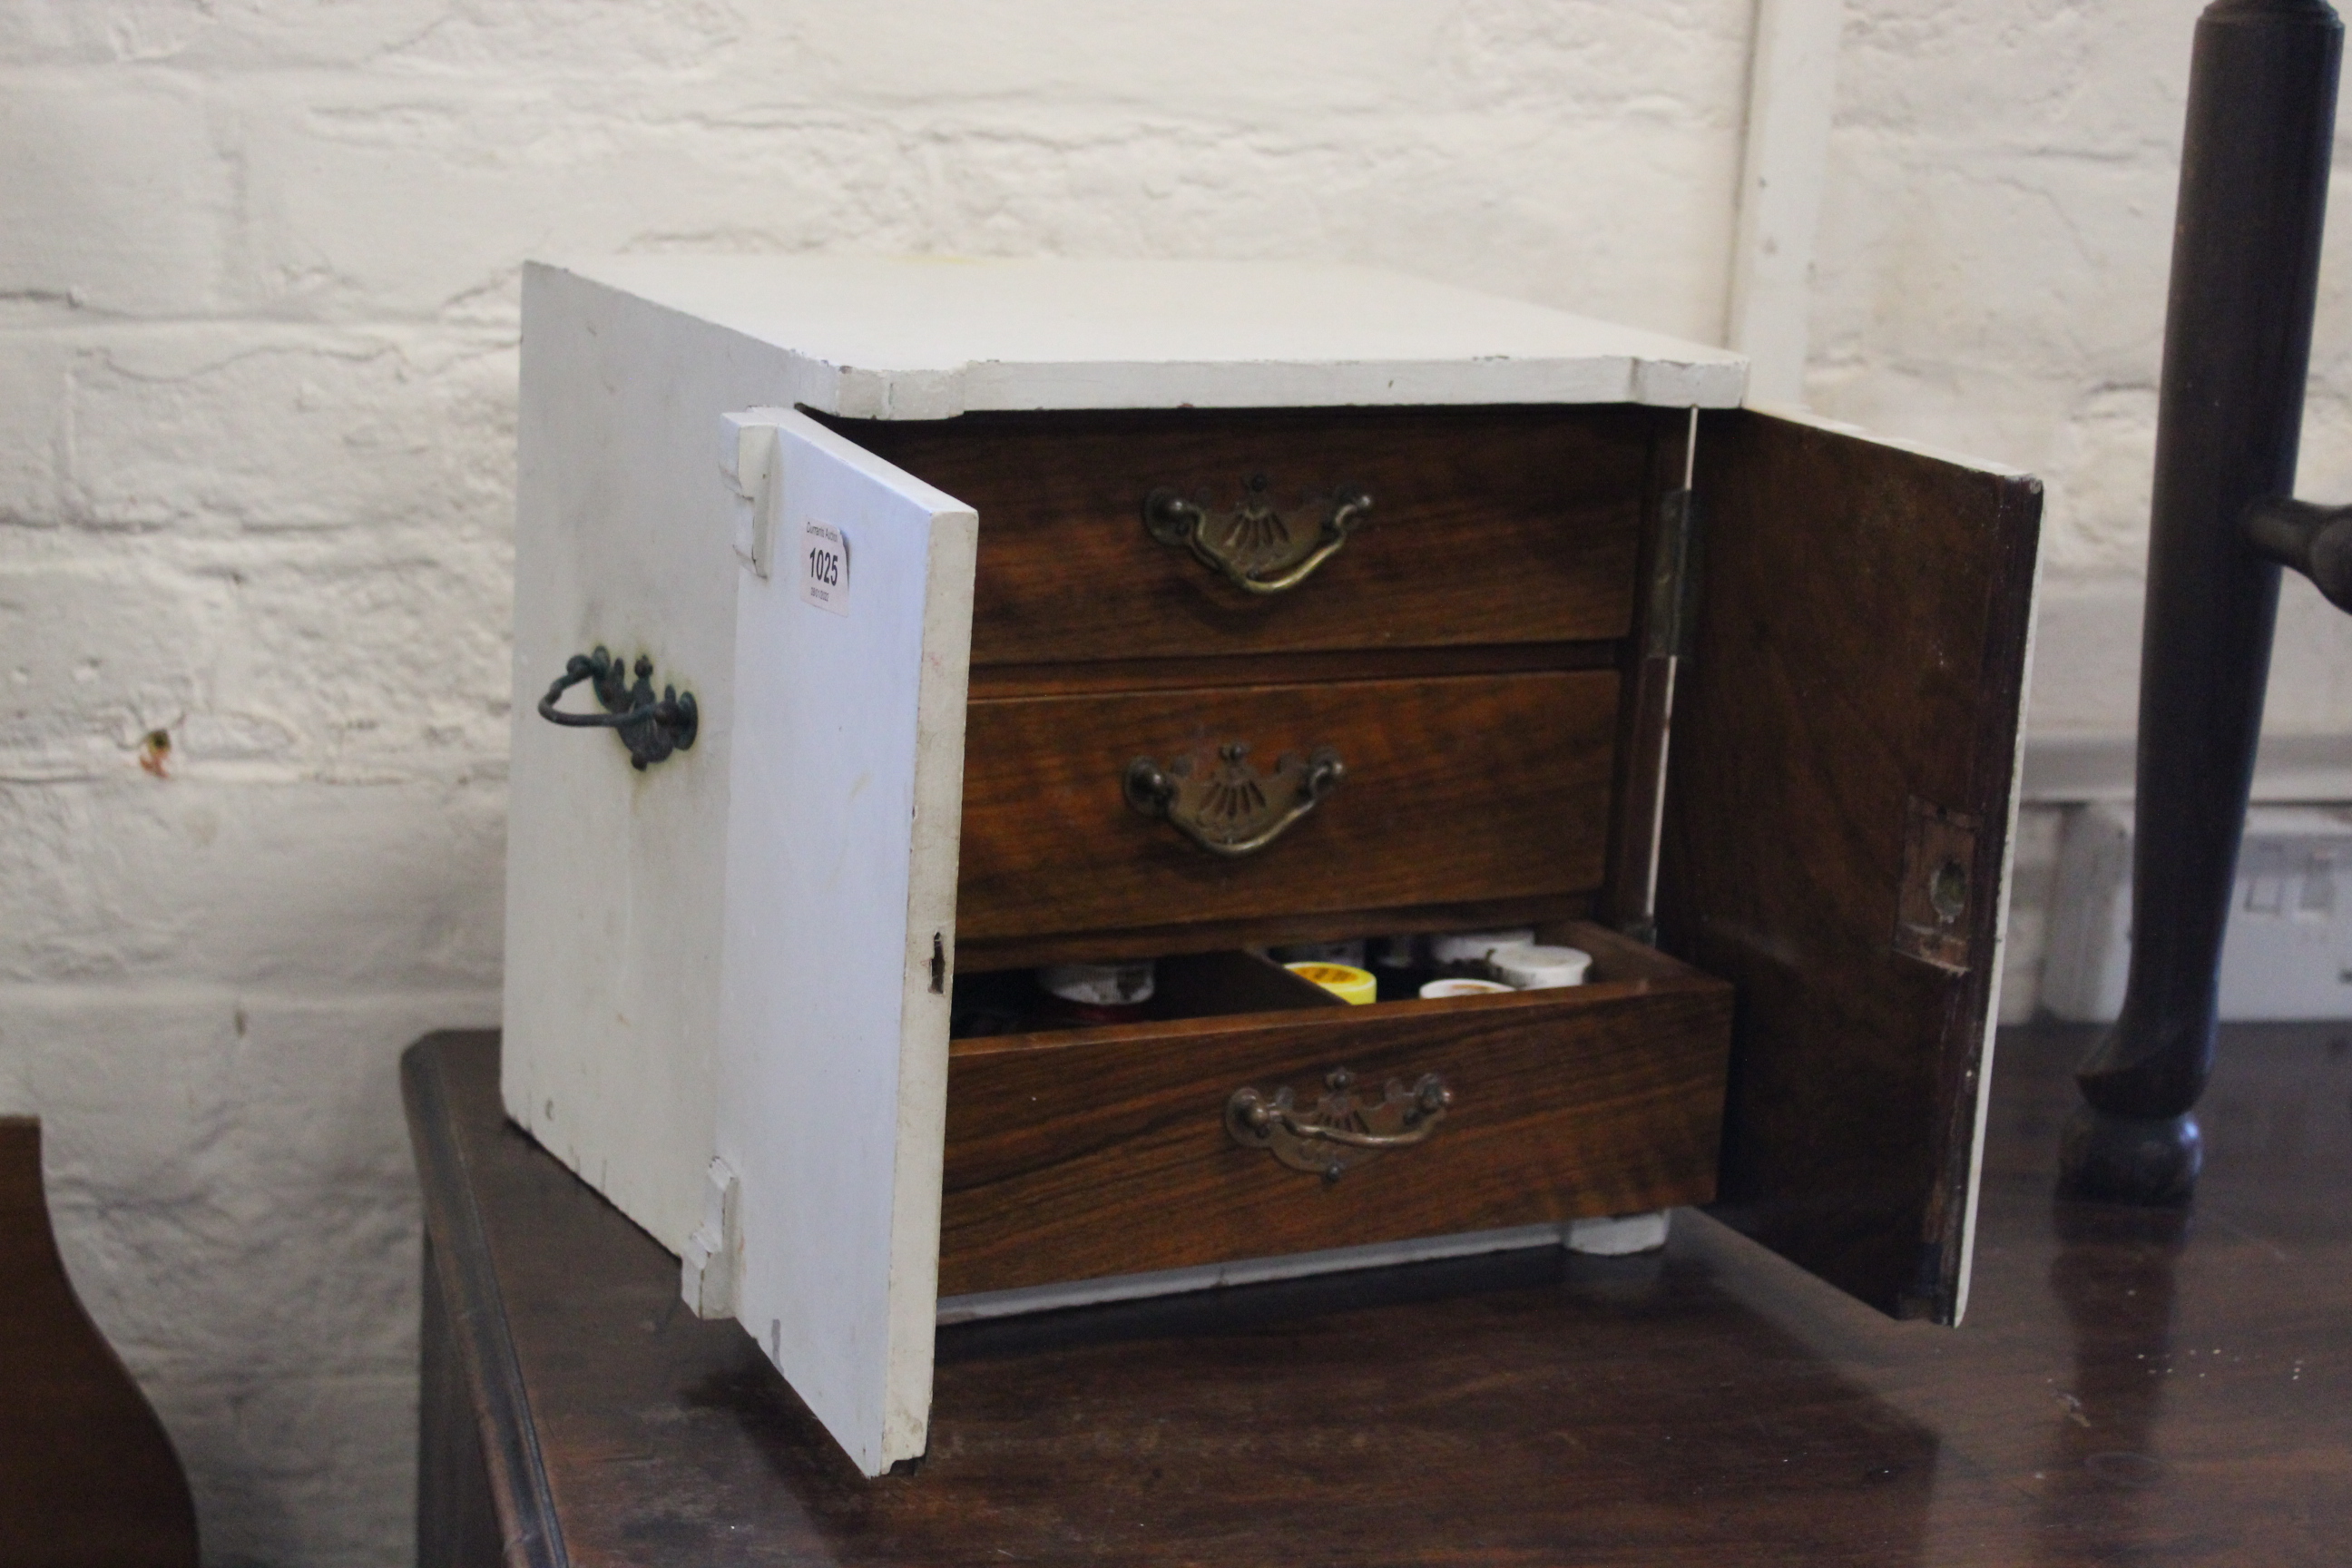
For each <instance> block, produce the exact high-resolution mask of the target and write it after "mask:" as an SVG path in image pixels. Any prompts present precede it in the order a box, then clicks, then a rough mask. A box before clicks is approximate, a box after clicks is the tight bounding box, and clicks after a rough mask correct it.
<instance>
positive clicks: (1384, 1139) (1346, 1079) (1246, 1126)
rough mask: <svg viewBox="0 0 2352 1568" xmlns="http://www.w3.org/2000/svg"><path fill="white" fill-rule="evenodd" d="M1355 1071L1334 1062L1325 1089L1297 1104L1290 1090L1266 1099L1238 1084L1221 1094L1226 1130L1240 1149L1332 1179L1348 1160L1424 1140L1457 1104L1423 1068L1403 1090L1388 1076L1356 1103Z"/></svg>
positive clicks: (1361, 1159)
mask: <svg viewBox="0 0 2352 1568" xmlns="http://www.w3.org/2000/svg"><path fill="white" fill-rule="evenodd" d="M1355 1082H1356V1075H1355V1074H1353V1073H1351V1072H1349V1070H1348V1069H1347V1068H1333V1069H1332V1070H1331V1071H1330V1072H1328V1073H1327V1074H1325V1075H1324V1078H1323V1085H1324V1088H1325V1089H1327V1090H1328V1092H1327V1093H1326V1094H1325V1095H1324V1096H1323V1098H1322V1099H1320V1100H1317V1101H1316V1102H1315V1104H1314V1105H1313V1106H1312V1107H1311V1108H1309V1109H1307V1110H1299V1109H1298V1107H1297V1101H1296V1100H1293V1099H1292V1098H1291V1093H1290V1090H1289V1089H1276V1090H1275V1091H1274V1095H1273V1098H1271V1099H1268V1098H1267V1097H1266V1096H1265V1094H1262V1093H1260V1092H1259V1091H1258V1090H1257V1089H1235V1090H1234V1097H1233V1098H1232V1099H1231V1100H1227V1101H1225V1131H1227V1132H1229V1133H1231V1134H1232V1135H1233V1140H1234V1142H1236V1143H1238V1144H1240V1145H1241V1146H1242V1147H1243V1148H1244V1149H1264V1150H1265V1151H1266V1152H1268V1153H1270V1154H1272V1155H1273V1156H1274V1157H1275V1158H1276V1159H1277V1160H1279V1161H1281V1162H1282V1163H1284V1164H1286V1165H1287V1166H1289V1167H1290V1168H1291V1169H1292V1170H1294V1171H1305V1172H1307V1173H1308V1174H1309V1175H1316V1176H1320V1177H1322V1178H1323V1179H1324V1180H1325V1181H1327V1182H1336V1181H1338V1180H1339V1178H1340V1176H1341V1175H1342V1174H1344V1173H1346V1172H1347V1171H1348V1169H1349V1167H1350V1166H1353V1165H1360V1164H1362V1163H1364V1162H1365V1161H1366V1160H1370V1159H1371V1158H1373V1157H1374V1156H1375V1155H1378V1154H1381V1153H1382V1152H1386V1151H1388V1150H1391V1149H1410V1148H1412V1146H1413V1145H1414V1144H1416V1143H1426V1142H1429V1136H1430V1134H1431V1133H1433V1132H1434V1131H1437V1124H1438V1123H1439V1122H1440V1121H1444V1120H1445V1113H1446V1112H1447V1111H1448V1110H1452V1109H1453V1107H1454V1091H1453V1090H1452V1089H1448V1088H1446V1087H1445V1080H1444V1079H1441V1078H1439V1077H1438V1076H1437V1075H1436V1074H1435V1073H1433V1072H1429V1073H1423V1074H1422V1075H1421V1079H1420V1081H1418V1082H1416V1083H1415V1084H1414V1085H1413V1086H1412V1088H1410V1089H1407V1088H1406V1087H1405V1084H1404V1080H1403V1079H1394V1078H1392V1079H1389V1081H1388V1086H1387V1088H1386V1089H1384V1090H1382V1092H1381V1098H1380V1099H1379V1100H1367V1101H1364V1102H1362V1103H1359V1102H1358V1100H1357V1099H1356V1096H1355V1093H1354V1087H1355Z"/></svg>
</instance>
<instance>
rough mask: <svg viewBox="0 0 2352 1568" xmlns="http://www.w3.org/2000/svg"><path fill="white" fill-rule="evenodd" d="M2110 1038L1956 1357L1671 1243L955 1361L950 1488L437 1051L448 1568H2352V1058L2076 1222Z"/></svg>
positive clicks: (1338, 1292) (2030, 1038) (940, 1402)
mask: <svg viewBox="0 0 2352 1568" xmlns="http://www.w3.org/2000/svg"><path fill="white" fill-rule="evenodd" d="M2090 1037H2091V1036H2090V1033H2089V1032H2088V1031H2085V1030H2083V1029H2076V1028H2063V1027H2054V1026H2053V1027H2036V1028H2032V1029H2021V1030H2010V1031H2004V1032H2003V1034H2002V1036H2001V1039H2000V1052H1999V1059H1998V1064H1997V1068H1996V1070H1995V1074H1994V1079H1993V1083H1994V1100H1993V1107H1992V1114H1991V1125H1990V1134H1989V1137H1988V1140H1987V1145H1986V1152H1985V1180H1984V1195H1983V1206H1982V1211H1981V1214H1982V1221H1981V1228H1980V1230H1979V1239H1978V1243H1977V1251H1976V1269H1975V1280H1974V1290H1973V1294H1972V1297H1971V1299H1970V1303H1969V1312H1968V1318H1967V1321H1966V1322H1965V1323H1964V1324H1963V1325H1962V1326H1961V1327H1959V1328H1958V1329H1956V1330H1948V1329H1937V1328H1935V1327H1933V1326H1930V1325H1927V1324H1924V1323H1898V1322H1895V1321H1890V1320H1887V1319H1885V1318H1881V1317H1879V1316H1878V1315H1877V1314H1875V1313H1874V1312H1872V1311H1870V1310H1867V1309H1865V1308H1863V1307H1860V1306H1858V1305H1856V1304H1854V1303H1853V1302H1851V1301H1849V1300H1846V1299H1845V1298H1843V1297H1842V1296H1840V1295H1839V1294H1837V1293H1836V1292H1835V1291H1833V1290H1831V1289H1829V1288H1827V1287H1826V1286H1823V1285H1821V1284H1819V1283H1818V1282H1817V1281H1814V1280H1813V1279H1810V1278H1809V1277H1807V1276H1805V1275H1802V1274H1801V1273H1799V1272H1798V1271H1797V1270H1796V1269H1794V1268H1791V1267H1790V1266H1789V1265H1786V1264H1784V1263H1782V1262H1780V1260H1779V1259H1777V1258H1772V1257H1771V1256H1769V1254H1766V1253H1763V1252H1761V1251H1760V1250H1759V1249H1758V1248H1756V1247H1753V1246H1751V1245H1750V1244H1748V1243H1747V1242H1746V1241H1744V1240H1742V1239H1740V1238H1739V1237H1736V1236H1734V1235H1732V1234H1731V1233H1730V1232H1728V1231H1727V1230H1725V1229H1723V1228H1722V1227H1720V1226H1716V1225H1714V1224H1713V1223H1712V1222H1710V1221H1708V1220H1706V1218H1704V1217H1703V1216H1701V1215H1697V1214H1695V1213H1691V1212H1687V1211H1685V1212H1678V1213H1677V1214H1676V1215H1675V1226H1674V1233H1673V1238H1672V1240H1671V1242H1670V1243H1669V1245H1668V1246H1667V1247H1666V1250H1665V1251H1664V1254H1663V1255H1652V1256H1649V1257H1643V1258H1623V1259H1603V1258H1579V1257H1572V1256H1570V1255H1568V1254H1565V1253H1561V1252H1558V1251H1552V1250H1546V1251H1543V1252H1538V1253H1523V1254H1517V1255H1512V1256H1508V1257H1505V1258H1493V1259H1486V1260H1475V1261H1470V1262H1463V1263H1438V1264H1429V1265H1422V1266H1418V1267H1412V1268H1396V1269H1389V1270H1384V1271H1381V1272H1377V1273H1368V1274H1359V1275H1353V1276H1346V1277H1341V1278H1337V1279H1324V1280H1319V1281H1311V1282H1305V1283H1297V1284H1286V1285H1274V1286H1265V1287H1258V1288H1253V1289H1237V1290H1231V1291H1226V1292H1222V1293H1219V1294H1216V1295H1213V1296H1209V1297H1198V1298H1189V1299H1181V1300H1168V1301H1162V1302H1159V1303H1150V1304H1142V1305H1130V1306H1119V1307H1108V1308H1097V1309H1091V1310H1083V1311H1077V1312H1068V1313H1060V1314H1055V1315H1052V1316H1048V1317H1042V1318H1037V1319H1032V1320H1028V1321H1015V1322H1010V1323H998V1324H993V1325H990V1324H981V1325H972V1326H969V1327H964V1328H958V1329H952V1330H946V1331H941V1333H940V1342H939V1371H938V1383H937V1393H936V1397H935V1401H934V1405H933V1408H932V1415H931V1447H930V1452H929V1455H928V1456H927V1457H926V1458H925V1459H924V1460H923V1461H922V1462H921V1464H920V1465H919V1467H916V1468H914V1469H913V1470H912V1473H904V1474H895V1475H892V1476H888V1477H885V1478H884V1479H880V1480H878V1481H872V1482H868V1481H866V1480H863V1479H860V1478H859V1477H858V1476H857V1475H856V1472H855V1471H854V1470H852V1469H851V1468H850V1466H849V1465H848V1463H847V1462H846V1461H845V1459H843V1458H841V1457H840V1456H839V1455H838V1454H837V1453H835V1451H834V1449H833V1448H832V1446H831V1445H830V1443H829V1442H828V1441H827V1440H826V1438H825V1437H824V1436H823V1434H822V1433H821V1432H820V1431H819V1430H818V1428H817V1427H816V1426H815V1424H814V1421H813V1420H812V1419H811V1418H810V1416H809V1415H808V1414H807V1412H806V1411H805V1410H804V1409H803V1407H802V1406H801V1405H800V1403H799V1401H798V1400H797V1399H795V1398H794V1397H793V1394H792V1392H791V1391H790V1390H789V1389H788V1388H787V1387H786V1386H785V1384H784V1383H783V1381H782V1379H781V1378H780V1377H779V1376H778V1375H777V1374H776V1373H775V1372H774V1371H773V1370H772V1369H771V1368H770V1367H769V1366H768V1364H767V1363H765V1361H763V1360H762V1359H761V1356H760V1354H759V1352H757V1351H756V1350H755V1349H754V1347H753V1346H752V1343H751V1340H750V1339H749V1338H748V1337H746V1335H745V1334H744V1333H743V1332H742V1331H741V1330H740V1328H738V1327H737V1326H736V1325H734V1324H732V1323H706V1322H701V1321H697V1320H696V1319H694V1318H693V1317H692V1316H691V1315H690V1314H688V1312H687V1311H686V1310H685V1309H684V1308H683V1307H682V1306H681V1305H680V1304H679V1302H678V1300H677V1261H676V1260H675V1259H674V1258H671V1257H670V1256H669V1255H668V1254H667V1253H666V1252H664V1251H663V1250H662V1249H661V1248H660V1247H658V1246H656V1244H655V1243H654V1242H653V1241H651V1240H650V1239H649V1238H647V1237H646V1236H645V1235H644V1233H642V1232H641V1231H639V1230H637V1229H636V1228H635V1226H632V1225H630V1224H629V1222H628V1221H626V1220H625V1219H623V1218H622V1217H621V1216H620V1215H619V1214H618V1213H617V1212H616V1211H614V1209H612V1208H611V1207H609V1206H608V1205H605V1204H604V1201H603V1200H602V1199H600V1198H599V1197H597V1196H596V1194H594V1193H593V1192H592V1191H591V1190H590V1189H589V1188H588V1187H586V1186H585V1185H583V1184H581V1183H580V1182H578V1181H577V1180H575V1179H574V1178H573V1177H572V1175H571V1174H570V1173H568V1172H566V1171H565V1170H564V1169H563V1168H562V1166H561V1165H559V1164H558V1163H556V1162H555V1161H554V1160H553V1159H552V1158H551V1157H549V1156H548V1155H546V1154H544V1153H542V1152H540V1151H539V1150H538V1149H537V1147H536V1146H535V1145H533V1144H532V1143H531V1142H530V1140H529V1139H528V1138H527V1137H525V1136H524V1135H523V1134H521V1133H520V1132H519V1131H516V1130H515V1129H513V1128H512V1127H510V1126H509V1125H507V1124H506V1122H505V1121H503V1119H502V1118H501V1116H500V1114H499V1106H498V1096H497V1091H496V1077H497V1041H496V1037H495V1036H488V1035H441V1036H435V1037H431V1038H428V1039H426V1040H425V1041H422V1042H420V1043H419V1044H418V1045H417V1046H416V1047H415V1048H414V1049H413V1050H412V1051H411V1052H410V1053H409V1056H408V1058H407V1059H406V1061H405V1064H404V1070H405V1074H406V1087H407V1091H408V1097H409V1100H408V1103H409V1114H410V1121H411V1129H412V1132H413V1134H414V1136H415V1142H416V1146H417V1152H418V1159H419V1164H420V1168H421V1171H422V1173H423V1177H424V1185H425V1213H426V1226H427V1242H428V1252H427V1262H426V1285H427V1289H426V1292H425V1298H426V1304H425V1317H426V1340H425V1368H424V1373H425V1400H424V1403H425V1418H424V1433H425V1436H424V1455H423V1458H424V1471H423V1476H422V1479H421V1482H420V1494H421V1495H420V1523H421V1527H422V1531H423V1534H422V1542H421V1546H420V1551H421V1553H422V1556H421V1561H423V1562H425V1563H435V1564H439V1563H464V1564H471V1563H496V1562H499V1561H500V1556H499V1552H500V1542H501V1539H503V1540H504V1543H505V1544H504V1551H505V1560H506V1561H509V1562H512V1563H583V1564H585V1563H598V1564H604V1563H614V1564H617V1563H635V1564H671V1563H681V1564H682V1563H694V1564H698V1565H710V1568H719V1565H724V1564H735V1563H875V1564H883V1563H887V1564H950V1563H1151V1564H1160V1565H1169V1564H1183V1563H1219V1564H1254V1563H1269V1564H1271V1563H1283V1564H1304V1563H1332V1564H1375V1563H1477V1564H1482V1565H1500V1564H1537V1563H1543V1564H1556V1563H1626V1564H1637V1563H1638V1564H1644V1565H1655V1564H1671V1563H1704V1564H1707V1565H1708V1568H1725V1565H1729V1564H1746V1563H1808V1564H1821V1563H1868V1564H1874V1565H1884V1564H1896V1563H1939V1564H1941V1563H1987V1564H1992V1563H1999V1564H2060V1563H2067V1564H2074V1563H2081V1564H2091V1563H2103V1564H2118V1563H2134V1564H2138V1563H2250V1564H2251V1563H2260V1564H2265V1565H2283V1564H2293V1563H2328V1564H2337V1563H2346V1562H2352V1202H2347V1200H2352V1028H2337V1027H2333V1026H2236V1027H2232V1028H2231V1029H2229V1030H2227V1031H2225V1034H2224V1039H2223V1043H2222V1050H2221V1067H2220V1069H2219V1071H2218V1072H2217V1074H2216V1076H2215V1078H2214V1080H2213V1085H2212V1088H2211V1089H2210V1091H2209V1093H2208V1094H2207V1096H2206V1099H2205V1102H2204V1105H2203V1107H2202V1111H2201V1114H2202V1116H2203V1118H2204V1121H2205V1127H2206V1140H2207V1148H2208V1160H2209V1163H2208V1168H2207V1173H2206V1176H2205V1180H2204V1184H2203V1187H2202V1190H2201V1191H2200V1194H2199V1196H2198V1200H2197V1204H2196V1206H2195V1208H2194V1210H2193V1211H2191V1212H2189V1213H2186V1214H2180V1213H2150V1212H2143V1211H2135V1210H2128V1209H2120V1208H2110V1207H2103V1206H2097V1205H2082V1204H2069V1203H2058V1202H2055V1201H2053V1198H2052V1195H2051V1188H2052V1178H2053V1173H2054V1170H2055V1159H2056V1143H2057V1131H2058V1123H2059V1121H2060V1119H2061V1118H2062V1117H2063V1115H2064V1114H2065V1113H2066V1111H2067V1110H2069V1109H2071V1107H2072V1105H2073V1102H2074V1088H2073V1084H2072V1082H2071V1079H2069V1076H2068V1074H2069V1071H2070V1069H2071V1068H2072V1066H2073V1064H2074V1061H2075V1060H2076V1059H2077V1058H2079V1057H2080V1056H2081V1054H2082V1053H2083V1051H2084V1048H2085V1047H2086V1046H2087V1044H2088V1042H2089V1039H2090Z"/></svg>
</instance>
